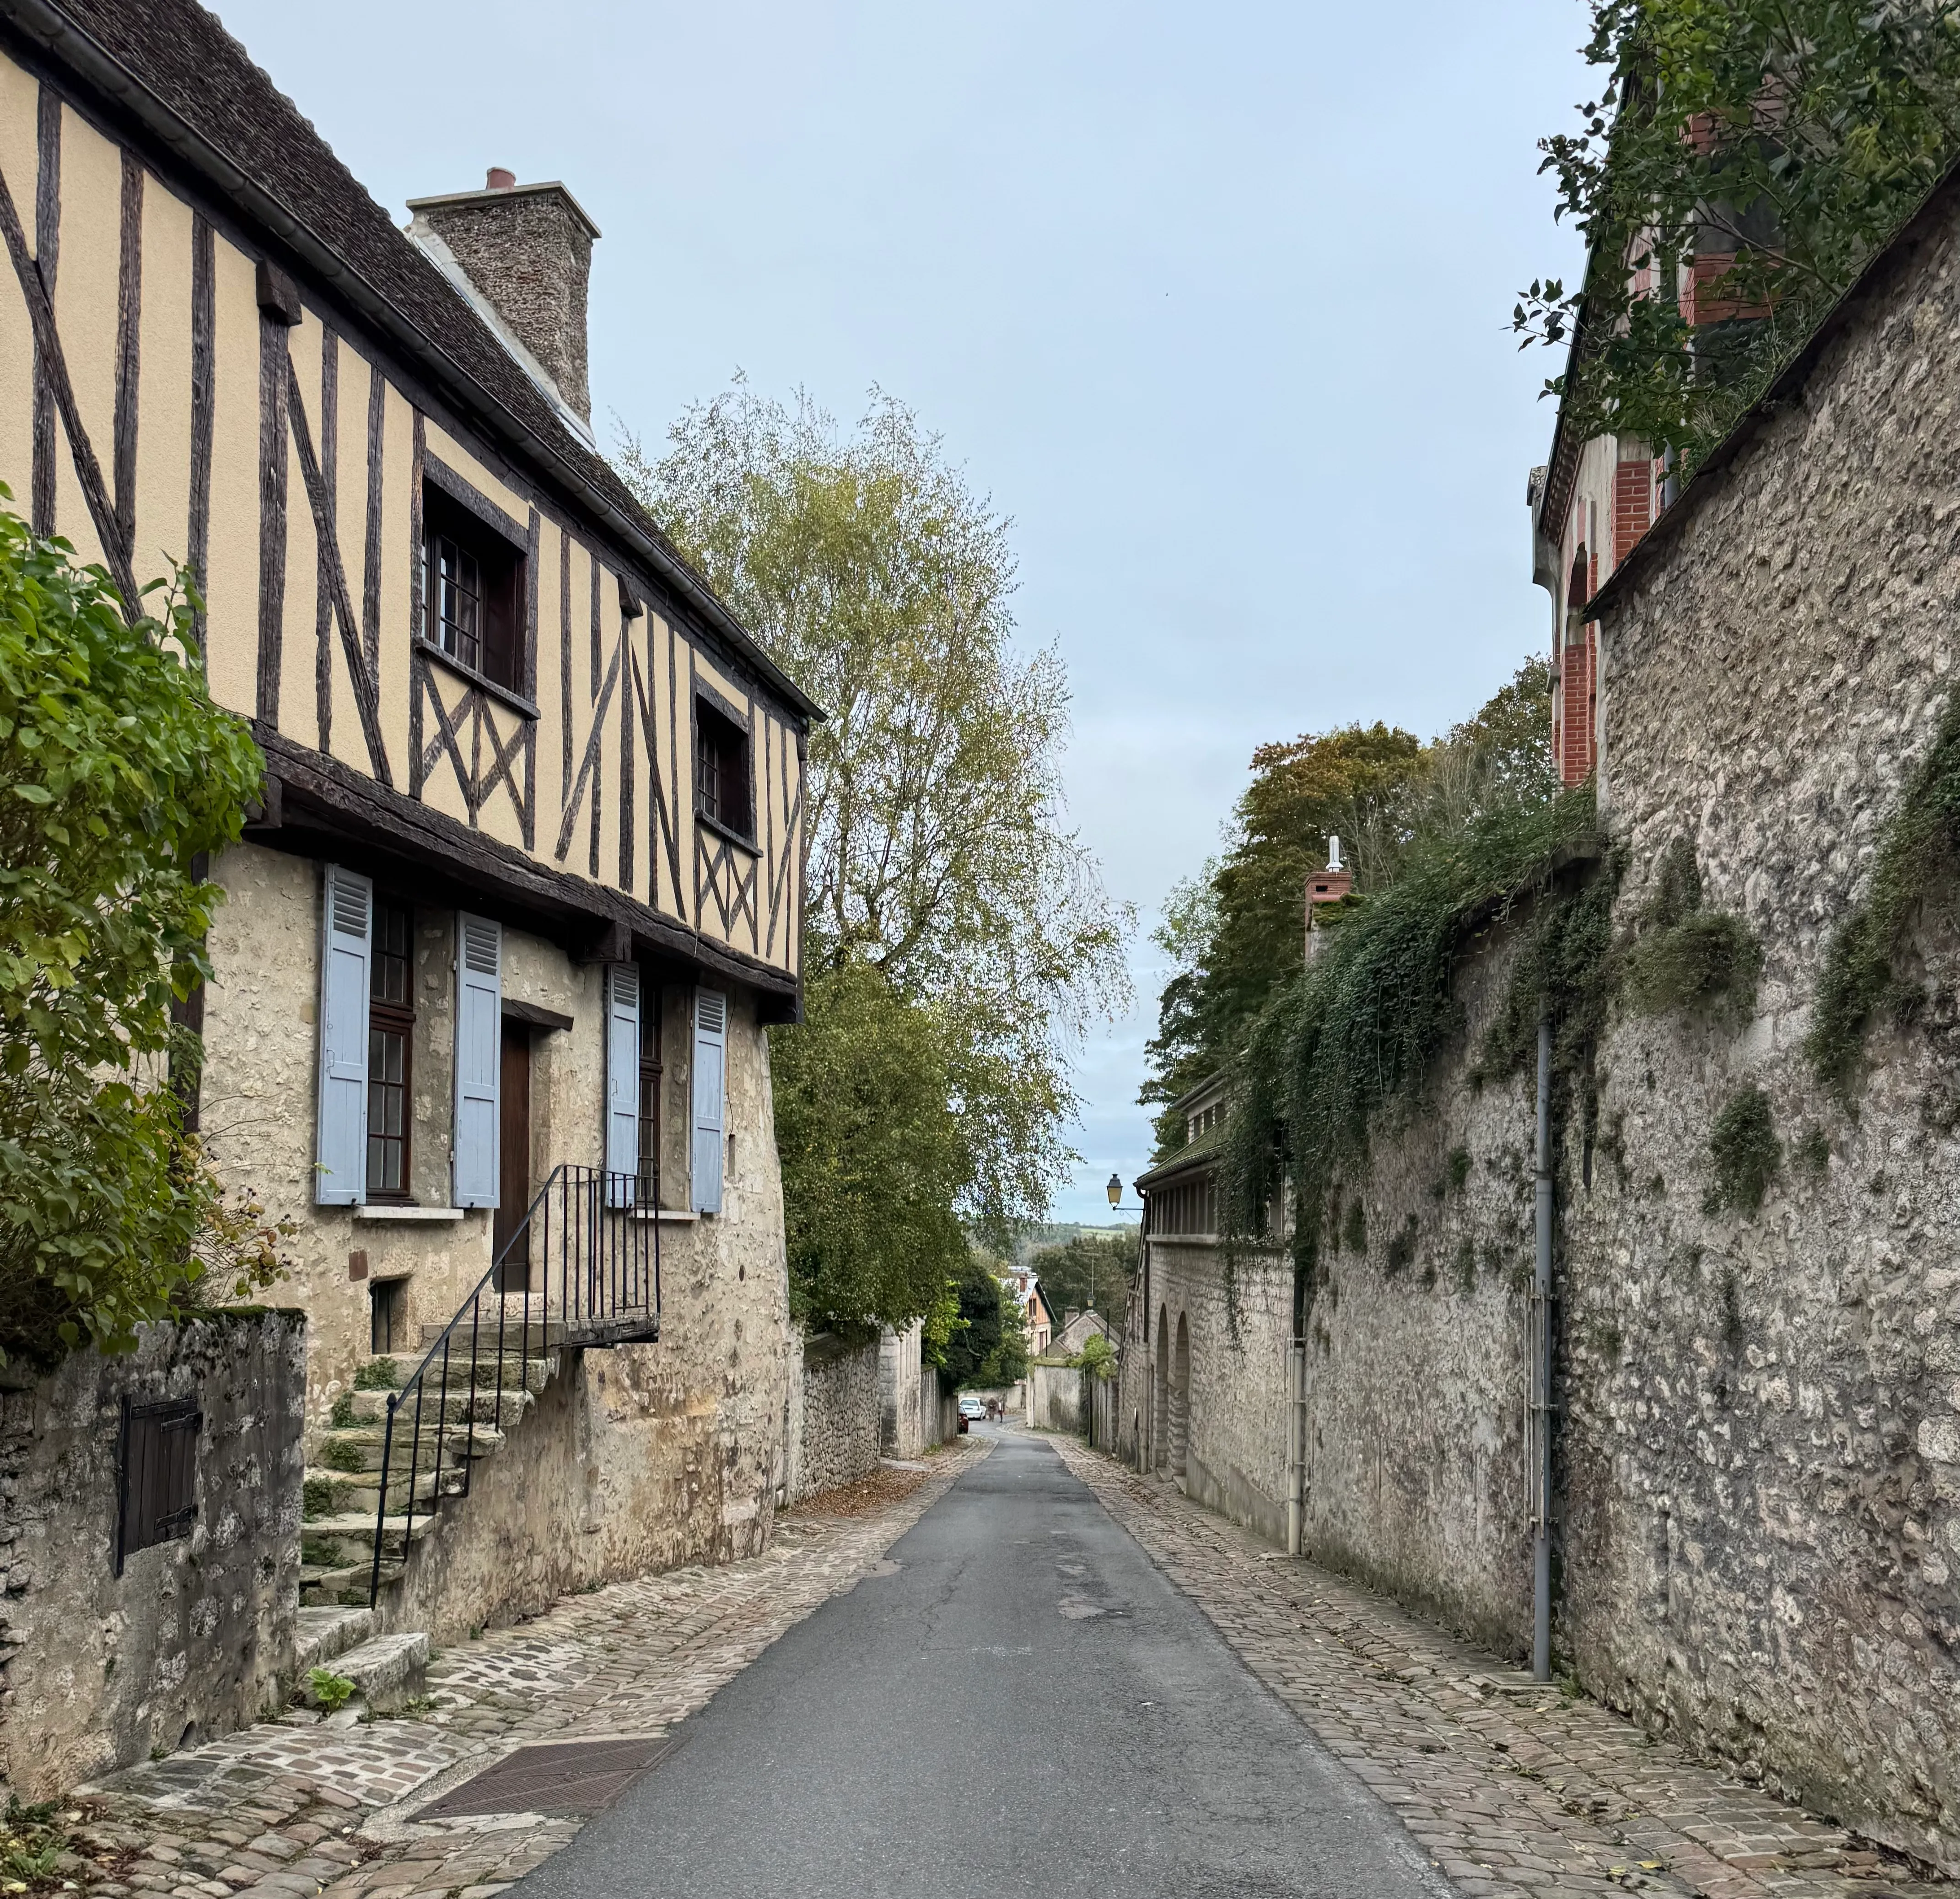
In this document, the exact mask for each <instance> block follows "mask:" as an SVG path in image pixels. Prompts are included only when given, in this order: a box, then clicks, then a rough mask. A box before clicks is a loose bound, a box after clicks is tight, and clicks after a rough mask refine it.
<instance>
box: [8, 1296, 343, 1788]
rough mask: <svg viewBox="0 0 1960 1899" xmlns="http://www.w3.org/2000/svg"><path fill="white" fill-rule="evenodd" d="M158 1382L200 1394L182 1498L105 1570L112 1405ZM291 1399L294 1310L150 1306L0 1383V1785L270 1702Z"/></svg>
mask: <svg viewBox="0 0 1960 1899" xmlns="http://www.w3.org/2000/svg"><path fill="white" fill-rule="evenodd" d="M171 1399H188V1400H192V1401H193V1402H194V1403H195V1404H196V1407H197V1410H198V1411H199V1413H201V1414H202V1422H201V1425H200V1426H199V1428H198V1429H197V1430H196V1432H195V1433H194V1435H193V1436H192V1445H193V1446H194V1450H193V1453H192V1461H193V1466H194V1476H193V1485H192V1494H193V1497H194V1500H195V1505H196V1514H195V1515H194V1516H193V1517H192V1518H191V1520H190V1521H189V1527H188V1529H187V1531H186V1534H183V1535H181V1536H178V1537H173V1538H171V1539H170V1541H164V1542H160V1543H155V1544H151V1545H150V1546H149V1547H147V1548H142V1549H132V1550H130V1551H129V1553H128V1554H127V1555H126V1556H125V1558H124V1560H123V1561H122V1565H121V1572H120V1574H118V1572H117V1560H116V1559H117V1550H118V1536H119V1504H120V1501H121V1494H122V1485H121V1482H120V1466H121V1453H122V1443H123V1410H124V1406H125V1404H126V1402H128V1403H132V1404H138V1405H141V1404H148V1403H151V1402H153V1401H156V1400H171ZM305 1400H306V1327H305V1321H304V1318H303V1317H302V1316H301V1314H297V1313H292V1312H269V1311H250V1312H218V1313H213V1314H210V1315H209V1316H208V1317H204V1318H196V1319H192V1320H188V1321H185V1322H184V1323H183V1324H174V1325H152V1326H146V1327H144V1328H143V1329H142V1336H141V1339H140V1342H139V1343H138V1346H137V1349H136V1350H135V1352H134V1353H130V1354H128V1355H126V1356H119V1357H104V1356H103V1355H102V1354H101V1353H99V1352H96V1351H93V1350H89V1351H83V1352H77V1353H74V1354H72V1356H70V1357H69V1358H68V1359H67V1360H66V1361H65V1362H64V1363H63V1364H62V1365H61V1366H60V1368H59V1369H58V1370H56V1372H54V1373H53V1374H52V1375H51V1376H49V1377H46V1378H40V1379H38V1380H37V1381H34V1382H33V1384H31V1385H30V1387H29V1388H27V1389H25V1390H16V1391H7V1392H5V1394H0V1586H4V1594H0V1786H5V1787H7V1788H8V1789H11V1790H12V1791H13V1792H15V1793H17V1794H18V1795H21V1797H22V1798H23V1799H28V1800H35V1799H47V1798H50V1797H52V1795H56V1794H57V1793H59V1792H64V1791H65V1790H66V1789H68V1788H69V1787H72V1786H75V1784H76V1783H78V1782H80V1781H82V1780H87V1779H88V1778H89V1777H91V1776H93V1775H97V1774H102V1773H109V1772H110V1771H112V1770H114V1769H116V1768H117V1767H126V1766H127V1765H128V1764H129V1763H131V1762H132V1761H135V1760H141V1759H142V1758H143V1757H145V1756H146V1755H147V1754H149V1753H150V1751H151V1749H152V1748H166V1749H175V1748H179V1747H181V1746H186V1745H189V1744H192V1743H194V1742H196V1741H201V1740H208V1739H210V1738H212V1737H214V1736H215V1735H221V1734H225V1733H228V1732H231V1730H232V1729H235V1728H239V1727H243V1726H245V1725H248V1724H249V1723H250V1722H253V1721H256V1720H257V1719H259V1718H260V1717H261V1716H262V1715H263V1714H264V1713H266V1712H267V1711H268V1710H269V1709H277V1708H278V1706H279V1705H281V1703H282V1700H283V1698H284V1696H285V1693H286V1692H287V1691H288V1690H289V1689H290V1688H291V1686H292V1683H291V1680H290V1671H291V1667H292V1650H293V1635H294V1629H295V1627H296V1626H297V1617H298V1607H299V1556H300V1547H299V1521H300V1493H301V1473H302V1468H303V1466H302V1459H301V1429H302V1424H303V1419H304V1407H305ZM128 1540H129V1541H131V1542H132V1543H133V1542H134V1541H135V1538H134V1537H129V1538H128Z"/></svg>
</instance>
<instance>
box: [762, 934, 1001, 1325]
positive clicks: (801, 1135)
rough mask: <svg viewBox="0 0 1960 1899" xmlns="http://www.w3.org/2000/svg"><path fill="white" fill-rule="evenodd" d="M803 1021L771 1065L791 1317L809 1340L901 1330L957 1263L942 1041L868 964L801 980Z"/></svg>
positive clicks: (924, 1012)
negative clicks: (872, 1327) (872, 1329)
mask: <svg viewBox="0 0 1960 1899" xmlns="http://www.w3.org/2000/svg"><path fill="white" fill-rule="evenodd" d="M803 1011H804V1019H803V1023H802V1024H801V1026H800V1028H797V1031H795V1032H794V1034H787V1035H783V1036H781V1037H778V1041H777V1044H776V1050H775V1063H774V1065H773V1066H774V1070H775V1072H774V1076H773V1081H774V1087H775V1104H776V1139H777V1144H778V1148H779V1149H780V1151H781V1156H782V1168H783V1205H784V1225H785V1227H786V1228H787V1235H788V1248H789V1267H790V1298H791V1311H793V1313H794V1315H795V1316H796V1318H798V1319H799V1320H800V1321H803V1323H804V1324H807V1325H809V1326H810V1327H813V1328H816V1329H819V1330H824V1329H828V1330H837V1331H842V1332H847V1333H848V1332H851V1331H854V1330H858V1329H860V1328H861V1327H864V1326H866V1325H867V1324H883V1325H889V1326H894V1327H903V1326H906V1325H909V1324H911V1323H912V1321H914V1320H915V1319H918V1318H924V1317H925V1316H926V1315H927V1314H928V1313H930V1312H931V1311H932V1310H933V1308H934V1304H935V1302H937V1301H938V1300H939V1299H940V1298H941V1295H942V1294H943V1289H944V1288H945V1286H946V1284H947V1280H948V1279H950V1277H951V1276H953V1274H954V1273H956V1272H957V1271H958V1270H959V1268H960V1267H961V1266H962V1265H963V1263H964V1262H965V1260H966V1238H965V1235H963V1233H962V1232H961V1231H960V1227H959V1221H958V1219H956V1217H955V1216H954V1213H953V1203H954V1202H955V1200H956V1199H957V1198H958V1196H959V1193H960V1192H961V1191H962V1190H963V1187H964V1186H965V1184H966V1174H967V1170H968V1168H969V1166H970V1165H971V1158H970V1156H969V1153H968V1151H967V1148H966V1141H965V1139H964V1137H963V1134H962V1132H961V1130H960V1127H959V1120H958V1118H957V1117H956V1115H955V1114H953V1110H952V1109H951V1107H950V1105H949V1104H948V1094H949V1091H950V1087H951V1082H950V1063H949V1061H948V1058H947V1047H946V1043H947V1037H946V1036H945V1035H944V1034H943V1031H942V1029H941V1027H940V1023H939V1021H938V1019H937V1017H936V1016H935V1015H934V1013H933V1012H932V1011H931V1010H930V1009H928V1008H923V1007H921V1006H920V1005H918V1004H916V1003H912V1002H906V1001H905V999H904V998H903V997H902V996H899V994H898V993H897V992H896V990H894V989H893V987H892V985H891V983H889V981H888V980H886V977H885V976H884V974H883V972H882V971H881V970H877V969H875V968H873V967H872V966H871V965H870V964H867V963H861V962H849V963H845V964H839V965H837V966H835V967H829V968H826V967H819V968H817V969H816V970H813V971H811V972H810V975H809V976H808V977H807V979H806V980H805V983H804V988H803Z"/></svg>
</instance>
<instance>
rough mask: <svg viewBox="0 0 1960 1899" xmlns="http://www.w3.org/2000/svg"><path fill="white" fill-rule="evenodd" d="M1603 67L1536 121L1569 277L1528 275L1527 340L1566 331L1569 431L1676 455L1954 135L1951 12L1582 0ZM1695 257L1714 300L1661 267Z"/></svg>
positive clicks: (1959, 47)
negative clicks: (1574, 252)
mask: <svg viewBox="0 0 1960 1899" xmlns="http://www.w3.org/2000/svg"><path fill="white" fill-rule="evenodd" d="M1586 58H1587V59H1589V61H1590V62H1592V63H1593V64H1594V65H1598V66H1601V67H1603V68H1604V69H1605V72H1606V74H1607V75H1608V77H1607V82H1606V84H1605V88H1604V89H1603V90H1602V92H1601V93H1600V95H1599V97H1598V98H1597V99H1596V100H1593V101H1592V102H1591V103H1589V104H1586V105H1583V106H1582V107H1580V118H1581V120H1582V126H1581V129H1580V130H1579V131H1578V132H1573V133H1566V134H1560V135H1557V136H1554V137H1551V138H1548V139H1545V140H1543V141H1542V142H1541V148H1542V151H1544V153H1545V162H1544V164H1543V166H1542V169H1543V170H1548V171H1549V172H1551V174H1553V175H1554V177H1555V178H1556V180H1557V181H1558V210H1557V213H1556V215H1558V216H1560V217H1570V218H1571V219H1572V221H1573V223H1574V224H1575V225H1577V227H1578V228H1579V229H1580V231H1582V232H1583V234H1584V235H1585V237H1586V243H1587V247H1588V251H1589V264H1588V269H1587V275H1586V281H1585V282H1584V284H1583V286H1581V287H1580V288H1577V289H1575V290H1571V291H1568V290H1567V288H1566V287H1565V285H1564V282H1562V281H1560V280H1552V281H1550V282H1545V281H1540V282H1536V283H1534V284H1533V285H1532V286H1531V287H1530V288H1529V290H1528V291H1526V292H1524V293H1523V295H1522V297H1521V298H1520V299H1519V303H1518V305H1517V307H1516V309H1515V310H1514V311H1513V317H1512V320H1513V326H1514V327H1515V328H1516V330H1518V331H1519V333H1521V335H1522V336H1523V338H1524V339H1525V342H1526V343H1530V342H1532V341H1533V340H1538V341H1541V342H1543V343H1550V344H1555V345H1561V346H1563V345H1565V344H1567V343H1569V344H1570V346H1571V349H1572V354H1571V356H1570V360H1569V362H1568V364H1567V371H1566V374H1564V376H1563V377H1561V378H1554V379H1553V380H1551V381H1550V382H1548V384H1547V385H1546V387H1547V390H1548V392H1551V393H1554V394H1561V395H1562V396H1563V397H1564V406H1565V412H1566V415H1567V421H1568V423H1569V424H1570V425H1571V426H1572V427H1573V429H1575V430H1576V432H1577V437H1578V438H1580V439H1582V440H1583V439H1584V438H1586V437H1588V436H1590V435H1598V434H1600V433H1602V432H1606V431H1608V430H1614V431H1617V432H1620V433H1621V434H1624V435H1634V436H1636V437H1639V438H1643V439H1644V440H1645V441H1647V442H1649V443H1650V444H1652V445H1653V447H1654V448H1656V450H1657V451H1659V450H1673V451H1676V452H1677V453H1678V454H1679V455H1680V456H1681V457H1683V458H1684V460H1685V465H1686V467H1687V468H1688V470H1690V471H1691V470H1692V467H1693V466H1694V464H1695V463H1696V462H1697V461H1698V460H1699V459H1700V457H1701V456H1702V455H1704V454H1706V453H1707V450H1708V449H1709V448H1711V447H1713V444H1715V443H1716V442H1717V441H1720V439H1721V438H1722V436H1723V435H1725V434H1726V432H1727V431H1728V429H1729V427H1730V426H1731V425H1733V422H1734V421H1735V420H1736V418H1737V417H1738V416H1739V415H1740V414H1741V413H1742V410H1743V409H1745V407H1746V406H1748V404H1749V403H1751V402H1752V401H1754V400H1755V398H1756V397H1758V395H1760V394H1761V393H1762V391H1763V390H1764V389H1765V388H1766V387H1768V384H1769V382H1770V381H1771V378H1773V377H1774V374H1775V373H1776V371H1777V369H1778V368H1780V366H1781V365H1782V364H1783V362H1787V360H1788V359H1789V358H1790V355H1792V354H1793V353H1794V352H1795V351H1796V349H1798V348H1799V347H1800V346H1801V345H1802V344H1803V342H1804V340H1805V339H1806V338H1807V337H1808V336H1809V334H1810V333H1811V332H1812V330H1813V329H1814V328H1815V325H1816V323H1817V320H1818V318H1819V317H1821V316H1822V314H1823V313H1824V311H1825V310H1826V309H1828V307H1829V306H1830V304H1831V303H1832V301H1834V299H1835V298H1837V297H1838V295H1839V294H1840V293H1841V292H1842V291H1843V290H1844V288H1845V287H1846V286H1847V285H1848V284H1849V283H1850V282H1851V280H1852V279H1853V276H1855V275H1856V274H1857V271H1858V269H1859V268H1860V266H1862V265H1863V263H1864V262H1865V261H1866V260H1867V259H1868V258H1869V257H1870V256H1872V255H1873V253H1874V252H1876V250H1878V249H1879V248H1880V247H1882V245H1883V244H1885V241H1887V240H1888V238H1889V237H1891V236H1892V234H1893V233H1894V232H1895V231H1896V230H1897V229H1898V227H1899V226H1900V225H1901V223H1902V222H1903V221H1904V219H1905V218H1906V217H1907V216H1908V215H1909V214H1910V213H1911V211H1912V209H1914V206H1916V205H1917V203H1918V202H1919V201H1920V199H1921V198H1923V196H1925V194H1926V193H1927V190H1930V187H1931V186H1932V185H1933V182H1934V181H1935V180H1936V179H1937V178H1938V177H1939V176H1940V174H1942V172H1943V171H1944V170H1945V169H1946V166H1947V164H1949V162H1950V161H1951V160H1952V157H1953V155H1954V154H1955V152H1956V151H1960V21H1956V19H1955V14H1954V11H1953V9H1952V8H1950V7H1949V6H1946V5H1930V4H1928V5H1920V4H1888V5H1875V6H1847V5H1843V4H1841V0H1593V34H1592V38H1591V40H1590V41H1589V43H1588V45H1587V46H1586ZM1690 270H1697V271H1698V272H1700V274H1701V282H1700V284H1699V285H1698V292H1697V294H1698V297H1700V298H1704V299H1707V301H1710V303H1711V304H1713V306H1714V311H1713V314H1715V315H1716V316H1717V317H1718V318H1719V319H1720V320H1715V321H1711V322H1707V323H1704V324H1703V325H1701V327H1698V328H1691V327H1690V325H1689V323H1688V321H1687V320H1686V319H1685V317H1684V316H1683V314H1682V310H1681V307H1680V303H1679V301H1678V298H1676V297H1675V295H1673V294H1672V292H1673V287H1674V285H1675V284H1676V283H1677V282H1678V281H1680V280H1681V279H1682V276H1683V274H1684V273H1685V272H1688V271H1690Z"/></svg>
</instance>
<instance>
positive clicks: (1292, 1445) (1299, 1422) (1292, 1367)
mask: <svg viewBox="0 0 1960 1899" xmlns="http://www.w3.org/2000/svg"><path fill="white" fill-rule="evenodd" d="M1287 1372H1288V1378H1287V1383H1288V1384H1289V1386H1290V1391H1289V1392H1288V1394H1287V1395H1288V1404H1287V1411H1288V1413H1289V1424H1288V1429H1287V1540H1286V1547H1287V1555H1288V1556H1298V1555H1299V1554H1300V1544H1301V1541H1302V1539H1303V1536H1304V1534H1305V1530H1306V1340H1304V1339H1295V1340H1293V1349H1292V1351H1291V1352H1290V1353H1289V1354H1288V1356H1287Z"/></svg>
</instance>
